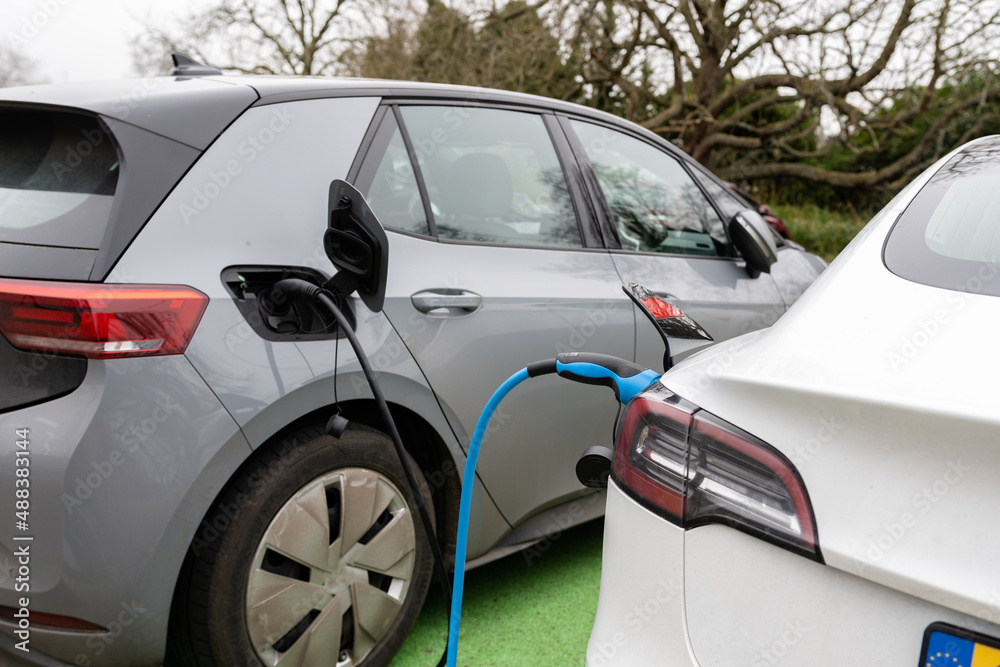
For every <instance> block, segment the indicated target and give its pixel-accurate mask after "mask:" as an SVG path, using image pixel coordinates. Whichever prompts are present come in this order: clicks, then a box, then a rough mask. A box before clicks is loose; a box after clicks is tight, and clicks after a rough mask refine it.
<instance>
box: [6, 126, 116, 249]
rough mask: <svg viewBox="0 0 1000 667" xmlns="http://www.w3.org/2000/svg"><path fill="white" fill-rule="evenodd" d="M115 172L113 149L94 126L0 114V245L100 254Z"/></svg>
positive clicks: (105, 135)
mask: <svg viewBox="0 0 1000 667" xmlns="http://www.w3.org/2000/svg"><path fill="white" fill-rule="evenodd" d="M118 172H119V158H118V150H117V147H116V146H115V143H114V140H113V139H112V137H111V135H110V133H109V132H108V131H107V130H106V129H105V128H104V126H103V125H102V124H101V123H100V121H99V120H98V119H96V118H94V117H91V116H86V115H83V114H76V113H64V112H53V111H37V110H35V111H27V110H3V111H0V241H2V242H5V243H21V244H29V245H45V246H60V247H66V248H89V249H96V248H98V247H99V246H100V242H101V239H102V237H103V235H104V230H105V227H107V224H108V220H109V219H110V217H111V205H112V202H113V200H114V195H115V189H116V188H117V185H118Z"/></svg>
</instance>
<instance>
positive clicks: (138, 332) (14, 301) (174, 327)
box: [0, 279, 208, 359]
mask: <svg viewBox="0 0 1000 667" xmlns="http://www.w3.org/2000/svg"><path fill="white" fill-rule="evenodd" d="M207 305H208V297H207V296H205V295H204V294H202V293H201V292H199V291H197V290H195V289H192V288H190V287H183V286H173V285H104V284H96V283H62V282H45V281H38V280H9V279H2V280H0V332H2V333H3V335H4V336H5V337H6V338H7V340H8V341H9V342H10V344H11V345H13V346H14V347H17V348H20V349H22V350H42V351H45V352H48V353H51V354H68V355H76V356H83V357H89V358H91V359H112V358H117V357H138V356H150V355H165V354H180V353H182V352H184V349H185V348H186V347H187V344H188V342H189V341H190V340H191V336H192V335H193V334H194V330H195V328H196V327H197V326H198V322H199V321H200V320H201V316H202V314H203V313H204V312H205V307H206V306H207Z"/></svg>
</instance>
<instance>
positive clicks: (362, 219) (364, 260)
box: [323, 179, 389, 313]
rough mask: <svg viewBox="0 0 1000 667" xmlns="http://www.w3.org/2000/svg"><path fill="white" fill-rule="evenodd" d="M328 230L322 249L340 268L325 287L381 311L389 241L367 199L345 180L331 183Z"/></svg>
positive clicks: (383, 300)
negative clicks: (357, 299) (356, 296)
mask: <svg viewBox="0 0 1000 667" xmlns="http://www.w3.org/2000/svg"><path fill="white" fill-rule="evenodd" d="M327 222H328V224H329V227H328V228H327V230H326V234H324V235H323V249H324V250H326V255H327V257H329V258H330V261H331V262H333V265H334V266H335V267H337V274H336V275H335V276H333V278H331V279H330V280H329V281H328V282H327V284H326V285H324V287H326V288H327V289H331V290H333V291H335V292H337V293H339V294H340V295H341V296H343V297H344V298H347V297H348V296H350V295H351V294H352V293H353V292H355V291H357V293H358V296H360V297H361V300H362V301H363V302H364V303H365V305H366V306H368V308H369V309H370V310H371V311H372V312H375V313H377V312H379V311H381V310H382V304H383V303H384V302H385V282H386V276H387V274H388V270H389V241H388V239H387V238H386V236H385V230H384V229H382V225H381V224H380V223H379V221H378V218H376V217H375V213H374V212H373V211H372V209H371V207H370V206H369V205H368V202H366V201H365V198H364V196H362V194H361V193H360V192H358V191H357V189H355V187H354V186H353V185H351V184H350V183H347V182H346V181H342V180H339V179H338V180H336V181H334V182H333V183H331V184H330V199H329V206H328V210H327Z"/></svg>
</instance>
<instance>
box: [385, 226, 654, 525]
mask: <svg viewBox="0 0 1000 667" xmlns="http://www.w3.org/2000/svg"><path fill="white" fill-rule="evenodd" d="M391 243H392V245H391V248H392V250H391V252H393V253H395V254H394V255H392V257H393V259H392V260H391V261H390V266H389V284H388V288H387V292H386V304H385V312H386V314H387V315H388V316H389V319H390V320H391V321H392V323H393V324H394V325H395V327H396V330H397V331H399V333H400V335H401V336H402V338H403V340H404V341H406V343H407V346H408V348H409V350H410V352H411V353H412V354H413V356H414V358H415V359H416V360H417V363H418V364H419V365H420V367H421V368H422V369H424V372H425V373H426V375H427V380H428V382H429V383H430V386H431V387H433V389H434V391H435V393H436V394H437V396H438V399H439V400H440V402H441V405H442V407H443V409H444V413H445V415H446V416H447V417H448V421H449V424H450V425H451V427H452V430H453V431H454V433H455V435H456V437H457V438H458V440H459V442H461V443H462V445H463V447H467V446H468V443H469V441H470V439H471V437H472V433H473V431H474V430H475V427H476V422H477V421H478V419H479V414H480V412H481V411H482V409H483V406H484V405H486V402H487V401H488V400H489V398H490V396H491V395H492V393H493V391H494V390H495V389H496V388H497V387H499V386H500V384H501V383H502V382H503V381H504V380H506V379H507V378H508V377H510V376H511V375H513V374H514V373H515V372H516V371H517V370H518V369H520V368H523V367H524V366H525V365H527V364H529V363H531V362H532V361H538V360H541V359H550V358H552V357H554V356H556V354H558V353H559V352H571V351H594V352H596V351H601V352H604V353H606V354H614V355H617V356H620V357H624V358H626V359H629V358H631V357H632V355H633V338H634V336H633V332H634V327H635V324H634V319H633V316H632V312H631V310H632V309H631V304H630V303H629V302H628V301H627V299H626V298H625V295H624V294H623V293H622V291H621V287H620V283H619V282H618V278H617V275H616V274H615V271H614V266H613V265H612V263H611V259H610V257H609V256H608V254H607V253H606V252H604V251H584V250H561V249H533V248H517V247H504V246H489V245H475V244H468V245H466V244H454V243H439V242H436V241H433V240H429V239H428V240H424V239H420V238H416V237H412V236H407V235H403V234H393V235H391ZM439 288H446V289H447V288H452V289H461V290H466V291H469V292H473V293H475V294H477V295H479V296H480V297H482V304H481V306H480V307H479V308H478V309H477V310H475V312H467V311H465V310H463V309H460V308H441V309H438V310H435V311H431V312H429V313H427V314H423V313H421V312H419V311H418V310H417V309H416V308H415V307H414V305H413V303H412V302H411V299H410V297H411V295H413V294H416V293H418V292H420V291H424V290H428V289H439ZM609 398H611V396H610V394H609V393H608V392H607V391H605V390H595V389H594V388H592V387H585V386H580V385H575V384H569V383H566V382H564V381H562V380H560V379H558V378H554V377H542V378H538V379H535V380H532V381H531V382H529V383H525V384H524V385H522V386H520V387H518V388H517V389H515V390H514V391H513V392H512V393H511V394H510V395H509V396H508V397H507V398H506V399H504V402H503V404H502V405H501V406H500V408H499V410H498V411H497V412H496V413H495V414H494V417H493V422H492V423H491V426H490V430H489V431H488V432H487V436H488V437H487V438H486V439H485V440H484V443H483V448H482V450H481V453H480V457H479V464H478V466H477V471H478V474H479V476H480V477H481V478H482V480H483V482H484V483H485V484H486V487H487V488H488V489H489V490H490V494H491V496H492V498H493V499H494V500H495V501H496V503H497V506H498V507H499V508H500V511H501V512H502V513H503V515H504V516H505V517H506V518H507V519H508V520H509V521H510V523H511V524H513V525H516V524H517V523H519V522H520V521H522V520H524V519H525V518H527V517H528V516H530V515H531V514H533V513H535V512H537V511H539V510H541V509H544V508H546V507H549V506H552V505H554V504H558V503H562V502H565V501H568V500H572V499H573V498H576V497H578V496H580V495H583V494H585V492H586V490H585V489H582V488H581V486H580V482H579V481H578V480H577V478H576V474H575V472H574V470H573V468H572V466H567V465H566V462H567V461H575V460H576V458H578V457H579V455H580V454H581V453H582V452H583V450H585V449H586V448H587V447H589V446H591V445H596V444H604V443H607V442H608V441H609V439H610V438H611V435H612V434H611V428H612V424H613V423H614V419H615V413H616V410H617V408H616V406H615V401H614V400H608V399H609ZM540 405H544V406H545V409H544V410H540V409H539V406H540Z"/></svg>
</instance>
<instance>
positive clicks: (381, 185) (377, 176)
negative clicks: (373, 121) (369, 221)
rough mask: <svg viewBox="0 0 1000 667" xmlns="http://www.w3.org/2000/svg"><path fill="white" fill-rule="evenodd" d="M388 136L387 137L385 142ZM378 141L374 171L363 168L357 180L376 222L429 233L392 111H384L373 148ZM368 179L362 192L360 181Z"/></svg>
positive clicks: (362, 186)
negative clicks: (379, 146) (377, 156)
mask: <svg viewBox="0 0 1000 667" xmlns="http://www.w3.org/2000/svg"><path fill="white" fill-rule="evenodd" d="M387 136H388V137H389V138H388V142H387V143H386V137H387ZM379 144H383V145H384V149H382V150H383V153H382V156H381V159H379V161H378V162H377V166H376V167H375V173H374V174H371V173H370V172H369V174H365V170H362V176H359V179H358V180H359V183H358V185H359V187H361V189H362V192H363V194H364V195H365V199H367V200H368V204H369V205H370V206H371V208H372V211H374V212H375V215H376V217H378V219H379V222H381V223H382V224H383V225H385V226H386V227H392V228H395V229H401V230H403V231H407V232H414V233H416V234H430V230H429V229H428V225H427V216H426V215H425V214H424V205H423V201H422V200H421V199H420V188H419V187H418V186H417V177H416V174H415V173H414V171H413V163H412V162H410V156H409V154H408V153H407V150H406V144H405V143H404V142H403V135H402V133H401V132H400V130H399V126H398V125H397V124H396V121H395V119H394V118H393V116H392V114H387V116H386V119H385V121H384V122H383V125H382V127H380V128H379V131H378V134H377V135H376V137H375V141H374V144H373V148H374V146H376V145H379ZM369 179H370V185H368V186H367V192H365V185H366V183H362V182H361V181H368V180H369Z"/></svg>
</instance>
